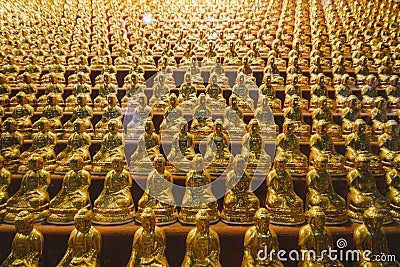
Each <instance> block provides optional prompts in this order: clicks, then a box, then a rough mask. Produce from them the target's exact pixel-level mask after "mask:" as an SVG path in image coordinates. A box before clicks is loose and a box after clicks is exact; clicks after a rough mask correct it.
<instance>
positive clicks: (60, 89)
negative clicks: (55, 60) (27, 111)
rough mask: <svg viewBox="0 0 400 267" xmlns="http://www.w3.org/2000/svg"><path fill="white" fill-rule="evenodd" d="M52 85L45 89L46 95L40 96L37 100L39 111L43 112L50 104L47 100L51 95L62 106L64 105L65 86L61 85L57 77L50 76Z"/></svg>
mask: <svg viewBox="0 0 400 267" xmlns="http://www.w3.org/2000/svg"><path fill="white" fill-rule="evenodd" d="M49 79H50V84H49V85H47V86H46V88H45V94H44V95H42V96H40V97H39V98H38V100H37V108H36V110H37V111H42V110H43V108H44V107H45V106H46V105H47V104H48V100H47V98H48V97H49V95H53V96H54V97H55V98H56V99H57V101H58V103H59V104H60V105H64V99H63V94H64V85H62V84H60V83H59V80H58V76H57V75H54V74H53V75H50V77H49Z"/></svg>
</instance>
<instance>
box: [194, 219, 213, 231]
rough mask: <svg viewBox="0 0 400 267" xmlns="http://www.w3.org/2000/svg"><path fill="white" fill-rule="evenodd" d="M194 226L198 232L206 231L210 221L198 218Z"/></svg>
mask: <svg viewBox="0 0 400 267" xmlns="http://www.w3.org/2000/svg"><path fill="white" fill-rule="evenodd" d="M196 227H197V230H198V231H199V232H200V233H205V232H207V231H208V229H210V223H209V221H207V220H205V219H202V220H199V219H198V220H196Z"/></svg>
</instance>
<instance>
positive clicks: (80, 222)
mask: <svg viewBox="0 0 400 267" xmlns="http://www.w3.org/2000/svg"><path fill="white" fill-rule="evenodd" d="M92 217H93V213H92V211H91V210H90V209H86V208H83V209H80V210H79V211H78V213H77V214H76V215H75V217H74V225H75V229H74V230H72V232H71V234H70V235H69V239H68V240H70V242H68V247H67V251H66V252H65V255H64V256H63V258H62V259H61V260H60V262H59V263H58V264H57V267H62V266H87V267H99V266H100V261H99V259H98V256H99V253H100V250H101V234H100V232H99V231H98V230H97V229H96V228H94V227H93V226H92Z"/></svg>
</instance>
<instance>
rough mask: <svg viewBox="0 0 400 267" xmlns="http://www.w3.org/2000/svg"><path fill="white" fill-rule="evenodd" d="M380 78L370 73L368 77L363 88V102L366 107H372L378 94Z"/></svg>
mask: <svg viewBox="0 0 400 267" xmlns="http://www.w3.org/2000/svg"><path fill="white" fill-rule="evenodd" d="M377 86H378V79H377V78H376V77H375V75H373V74H370V75H368V77H367V79H366V84H365V85H364V86H363V87H362V88H361V96H362V100H361V104H362V107H363V108H364V109H372V107H373V104H374V101H375V98H376V97H377V96H378V91H377V88H376V87H377Z"/></svg>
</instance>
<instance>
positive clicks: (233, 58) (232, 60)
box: [224, 41, 241, 66]
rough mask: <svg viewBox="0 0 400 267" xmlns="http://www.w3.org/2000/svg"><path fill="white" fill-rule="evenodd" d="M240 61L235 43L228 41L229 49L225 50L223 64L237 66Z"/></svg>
mask: <svg viewBox="0 0 400 267" xmlns="http://www.w3.org/2000/svg"><path fill="white" fill-rule="evenodd" d="M240 63H241V60H240V59H239V57H238V53H237V51H236V47H235V43H234V42H232V41H231V42H229V50H228V51H226V52H225V56H224V65H225V66H239V65H240Z"/></svg>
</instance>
